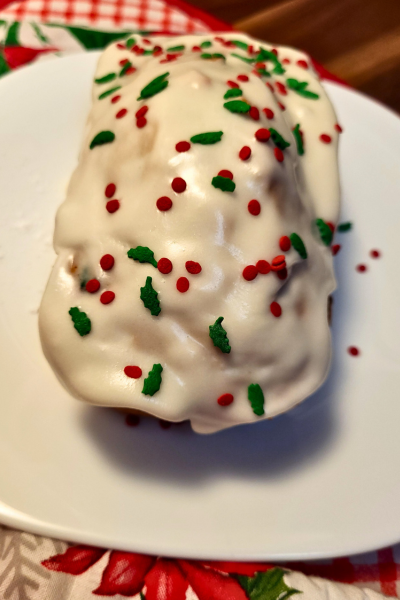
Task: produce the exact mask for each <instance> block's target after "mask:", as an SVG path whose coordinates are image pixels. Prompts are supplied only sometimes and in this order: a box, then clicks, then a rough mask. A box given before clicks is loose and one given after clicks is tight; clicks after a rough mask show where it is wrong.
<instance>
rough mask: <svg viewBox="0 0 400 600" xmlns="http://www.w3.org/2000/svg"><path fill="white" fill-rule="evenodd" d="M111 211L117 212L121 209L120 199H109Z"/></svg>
mask: <svg viewBox="0 0 400 600" xmlns="http://www.w3.org/2000/svg"><path fill="white" fill-rule="evenodd" d="M106 209H107V210H108V212H109V213H115V211H117V210H118V209H119V200H109V201H108V202H107V204H106Z"/></svg>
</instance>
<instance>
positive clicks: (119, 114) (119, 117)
mask: <svg viewBox="0 0 400 600" xmlns="http://www.w3.org/2000/svg"><path fill="white" fill-rule="evenodd" d="M127 112H128V111H127V110H126V108H121V110H119V111H118V112H117V114H116V115H115V117H116V118H117V119H122V117H124V116H125V115H126V113H127Z"/></svg>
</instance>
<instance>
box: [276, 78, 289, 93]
mask: <svg viewBox="0 0 400 600" xmlns="http://www.w3.org/2000/svg"><path fill="white" fill-rule="evenodd" d="M275 86H276V89H277V90H278V92H279V93H280V94H282V96H287V89H286V86H285V85H284V84H283V83H281V82H280V81H276V82H275Z"/></svg>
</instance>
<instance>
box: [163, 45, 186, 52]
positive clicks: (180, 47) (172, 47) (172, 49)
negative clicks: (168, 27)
mask: <svg viewBox="0 0 400 600" xmlns="http://www.w3.org/2000/svg"><path fill="white" fill-rule="evenodd" d="M184 49H185V46H183V45H182V46H171V48H167V52H182V50H184Z"/></svg>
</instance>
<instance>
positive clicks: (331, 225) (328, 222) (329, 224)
mask: <svg viewBox="0 0 400 600" xmlns="http://www.w3.org/2000/svg"><path fill="white" fill-rule="evenodd" d="M326 224H327V225H328V227H329V229H330V230H331V231H332V233H335V229H336V228H335V225H334V223H332V222H331V221H327V222H326Z"/></svg>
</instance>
